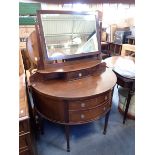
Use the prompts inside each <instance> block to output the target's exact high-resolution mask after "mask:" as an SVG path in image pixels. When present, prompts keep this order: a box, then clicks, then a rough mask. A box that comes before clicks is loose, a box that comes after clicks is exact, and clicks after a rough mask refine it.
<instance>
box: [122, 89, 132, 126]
mask: <svg viewBox="0 0 155 155" xmlns="http://www.w3.org/2000/svg"><path fill="white" fill-rule="evenodd" d="M131 96H132V94H131V91H130V90H129V93H128V98H127V104H126V107H125V112H124V117H123V124H125V120H126V117H127V113H128V109H129V104H130V100H131Z"/></svg>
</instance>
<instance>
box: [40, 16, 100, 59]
mask: <svg viewBox="0 0 155 155" xmlns="http://www.w3.org/2000/svg"><path fill="white" fill-rule="evenodd" d="M40 19H41V24H42V31H43V37H44V44H45V45H44V50H45V52H46V58H47V59H48V60H62V59H67V58H73V57H76V56H81V55H83V54H85V55H89V54H90V53H93V52H97V51H99V47H98V40H97V28H96V27H97V26H96V17H95V14H69V13H64V14H62V13H61V14H60V13H54V14H51V13H43V14H40Z"/></svg>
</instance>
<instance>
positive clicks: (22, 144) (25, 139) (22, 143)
mask: <svg viewBox="0 0 155 155" xmlns="http://www.w3.org/2000/svg"><path fill="white" fill-rule="evenodd" d="M29 136H30V135H29V134H26V135H22V136H19V149H20V150H21V149H23V148H27V147H28V144H29V141H30V140H29V138H30V137H29Z"/></svg>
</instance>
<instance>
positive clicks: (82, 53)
mask: <svg viewBox="0 0 155 155" xmlns="http://www.w3.org/2000/svg"><path fill="white" fill-rule="evenodd" d="M98 28H99V25H98V19H97V15H95V14H94V13H92V12H82V13H77V12H72V11H49V10H39V11H38V12H37V24H36V31H34V32H33V33H32V34H31V35H30V36H29V38H28V42H27V50H28V52H29V53H30V54H29V55H30V58H31V59H32V61H34V63H36V65H37V70H36V72H35V73H33V74H31V75H30V78H29V87H30V89H31V92H32V97H33V100H34V104H35V109H36V112H37V114H39V115H40V116H41V117H43V118H45V119H47V120H49V121H52V122H54V123H59V124H62V125H64V126H65V134H66V140H67V151H68V152H69V151H70V145H69V126H70V125H78V124H85V123H88V122H92V121H95V120H97V119H99V118H101V117H102V116H105V125H104V131H103V133H104V134H105V133H106V129H107V125H108V118H109V114H110V109H111V106H112V94H113V87H114V86H115V84H116V80H117V79H116V75H115V74H114V72H113V71H112V70H110V69H107V68H106V63H105V62H101V61H102V60H101V56H100V53H101V45H100V40H99V38H100V37H99V31H98ZM36 53H37V54H36Z"/></svg>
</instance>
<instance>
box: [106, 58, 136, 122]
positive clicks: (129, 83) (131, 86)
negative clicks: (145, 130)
mask: <svg viewBox="0 0 155 155" xmlns="http://www.w3.org/2000/svg"><path fill="white" fill-rule="evenodd" d="M119 59H122V61H123V63H124V61H126V60H127V61H126V63H125V64H124V65H127V64H129V65H130V64H131V63H132V64H134V62H135V59H134V58H133V57H129V56H124V57H123V56H114V57H110V58H107V59H105V60H104V62H106V64H107V67H109V68H112V69H113V71H114V73H115V74H116V76H117V84H118V85H120V86H122V87H123V88H126V89H128V95H127V103H126V107H125V111H124V117H123V124H124V123H125V120H126V118H127V113H128V109H129V105H130V101H131V97H132V95H133V94H134V90H135V77H127V76H125V74H124V73H123V72H122V73H123V74H124V75H123V74H122V73H121V72H118V71H119V70H118V69H117V70H116V67H117V66H118V61H119ZM128 60H130V61H128ZM130 62H131V63H130ZM123 63H122V65H123ZM119 64H120V63H119ZM123 67H124V66H123Z"/></svg>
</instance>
